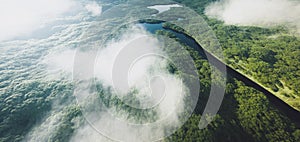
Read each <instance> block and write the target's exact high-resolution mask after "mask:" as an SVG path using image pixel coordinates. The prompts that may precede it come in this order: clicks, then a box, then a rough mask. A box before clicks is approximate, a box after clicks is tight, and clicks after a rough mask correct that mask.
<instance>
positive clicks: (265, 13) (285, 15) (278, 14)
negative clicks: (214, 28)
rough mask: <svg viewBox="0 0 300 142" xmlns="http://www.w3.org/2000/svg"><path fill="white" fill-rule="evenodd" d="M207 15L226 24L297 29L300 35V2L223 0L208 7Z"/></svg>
mask: <svg viewBox="0 0 300 142" xmlns="http://www.w3.org/2000/svg"><path fill="white" fill-rule="evenodd" d="M205 13H206V15H208V16H210V17H215V18H218V19H220V20H224V21H225V23H226V24H238V25H254V26H274V25H280V24H284V25H288V26H290V27H296V28H297V29H298V32H299V33H300V16H299V15H300V1H295V0H221V1H218V2H215V3H212V4H210V5H209V6H208V7H206V10H205Z"/></svg>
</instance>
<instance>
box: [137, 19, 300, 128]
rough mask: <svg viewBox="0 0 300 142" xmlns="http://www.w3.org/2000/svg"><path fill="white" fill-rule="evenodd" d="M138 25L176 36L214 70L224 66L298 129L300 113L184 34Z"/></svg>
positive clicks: (154, 25)
mask: <svg viewBox="0 0 300 142" xmlns="http://www.w3.org/2000/svg"><path fill="white" fill-rule="evenodd" d="M138 25H141V26H143V27H144V28H145V29H146V30H147V31H149V32H151V33H153V34H155V32H156V31H157V30H167V31H170V32H172V33H173V34H175V35H176V37H177V38H178V39H179V40H180V42H183V43H185V44H187V45H188V46H190V47H192V48H193V49H195V50H196V51H198V53H199V55H200V56H204V57H206V58H207V59H209V61H210V64H211V65H213V66H215V67H216V68H222V67H224V66H226V70H227V74H228V75H229V76H231V77H234V78H236V79H238V80H240V81H242V82H244V83H245V85H247V86H250V87H253V88H255V89H256V90H258V91H260V92H262V93H264V94H265V95H266V97H267V98H268V99H269V101H270V102H271V103H272V104H273V105H274V106H275V107H277V109H279V110H280V111H281V112H282V113H283V114H285V115H286V116H287V117H288V118H289V119H290V120H291V121H292V122H294V123H295V124H296V125H297V127H298V128H300V112H299V111H297V110H296V109H294V108H292V107H291V106H289V105H288V104H287V103H285V102H284V101H282V100H281V99H279V98H278V97H276V96H275V95H274V94H272V93H271V92H269V91H268V90H266V89H265V88H264V87H262V86H260V85H259V84H258V83H256V82H254V81H253V80H251V79H249V78H248V77H246V76H245V75H243V74H241V73H239V72H238V71H236V70H234V69H233V68H231V67H229V66H227V65H226V64H224V63H223V62H221V61H220V60H219V59H217V58H215V57H214V56H213V55H212V54H210V53H209V52H207V51H206V50H204V49H203V48H202V47H201V46H200V45H199V44H198V43H197V42H196V41H195V39H193V38H192V37H190V36H189V35H186V34H184V33H179V32H176V31H173V30H171V29H165V28H164V27H163V26H162V23H155V24H151V23H140V24H138Z"/></svg>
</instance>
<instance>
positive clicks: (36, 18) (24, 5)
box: [0, 0, 76, 41]
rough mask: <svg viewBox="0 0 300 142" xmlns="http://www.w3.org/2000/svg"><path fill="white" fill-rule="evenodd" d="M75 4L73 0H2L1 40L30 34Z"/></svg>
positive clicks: (0, 2)
mask: <svg viewBox="0 0 300 142" xmlns="http://www.w3.org/2000/svg"><path fill="white" fill-rule="evenodd" d="M75 6H76V2H74V1H73V0H26V1H23V0H22V1H20V0H1V1H0V19H1V22H0V31H1V32H0V41H3V40H10V39H13V38H16V37H20V36H28V35H30V34H31V33H32V32H33V31H35V30H37V29H39V28H42V27H43V26H45V25H44V24H45V23H47V22H51V21H53V20H55V19H56V18H58V17H59V16H61V15H62V14H64V13H67V12H70V11H72V10H73V9H74V7H75Z"/></svg>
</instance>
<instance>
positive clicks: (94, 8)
mask: <svg viewBox="0 0 300 142" xmlns="http://www.w3.org/2000/svg"><path fill="white" fill-rule="evenodd" d="M85 8H86V9H87V11H88V12H90V13H92V15H93V16H97V15H100V14H101V12H102V7H101V6H99V5H98V4H97V3H96V2H95V1H94V2H91V3H89V4H87V5H86V6H85Z"/></svg>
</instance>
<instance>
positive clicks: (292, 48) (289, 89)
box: [175, 0, 300, 110]
mask: <svg viewBox="0 0 300 142" xmlns="http://www.w3.org/2000/svg"><path fill="white" fill-rule="evenodd" d="M175 1H176V2H179V3H182V4H185V5H186V6H188V7H190V8H192V9H193V10H195V11H196V12H198V13H199V14H200V15H202V16H203V17H204V19H205V20H206V21H207V23H208V24H209V25H210V27H211V28H212V29H213V31H214V33H215V34H216V36H217V38H218V40H219V42H220V44H221V46H222V50H223V53H224V56H225V59H226V62H227V64H229V65H230V66H232V67H233V68H235V69H238V70H239V71H241V72H243V73H244V74H246V75H247V76H250V77H252V78H254V79H255V80H256V81H257V82H259V83H260V84H262V85H263V86H264V87H266V88H268V89H270V91H272V92H273V93H274V94H275V95H277V97H279V98H281V99H282V100H284V101H285V102H286V103H288V104H289V105H291V106H292V107H294V108H296V109H298V110H300V99H299V98H300V92H299V86H300V82H299V81H298V79H299V78H300V65H299V64H300V58H299V56H300V38H299V37H297V36H294V35H290V34H288V30H287V29H286V28H285V27H284V26H278V27H271V28H260V27H253V26H235V25H225V24H224V22H222V21H219V20H216V19H210V18H208V17H206V16H205V15H204V9H205V7H206V6H207V4H209V3H210V2H214V1H215V0H204V1H201V2H200V1H196V0H175Z"/></svg>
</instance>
